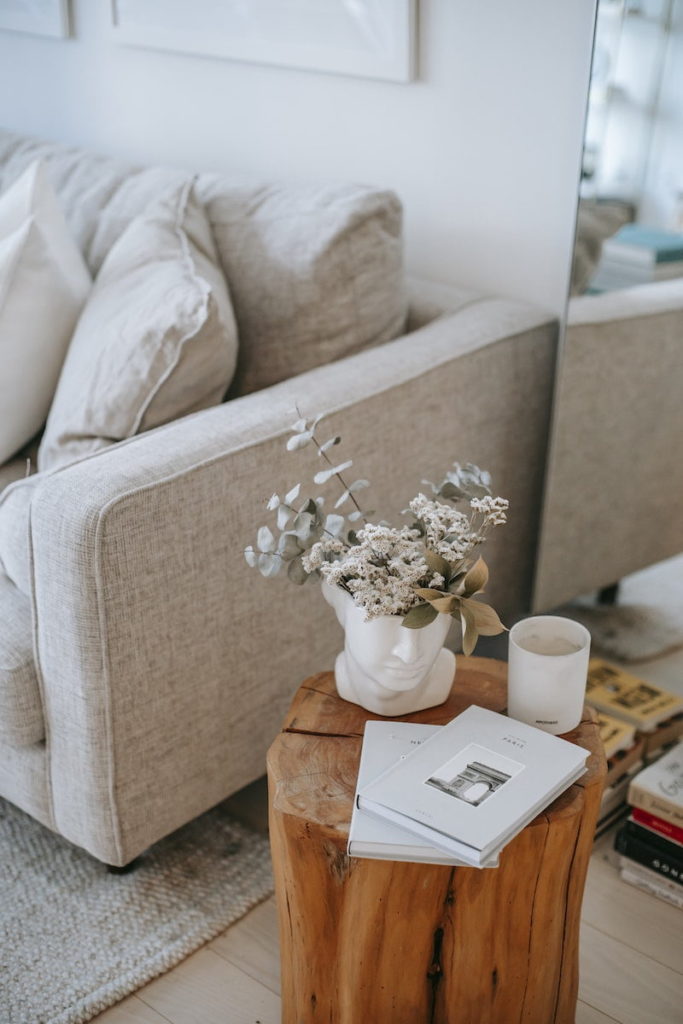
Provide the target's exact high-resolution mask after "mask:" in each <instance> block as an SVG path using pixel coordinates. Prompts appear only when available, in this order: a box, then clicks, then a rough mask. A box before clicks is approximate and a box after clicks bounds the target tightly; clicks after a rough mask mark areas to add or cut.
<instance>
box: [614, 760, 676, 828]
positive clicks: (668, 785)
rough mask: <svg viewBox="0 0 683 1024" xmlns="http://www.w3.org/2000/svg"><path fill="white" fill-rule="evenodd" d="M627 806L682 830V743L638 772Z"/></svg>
mask: <svg viewBox="0 0 683 1024" xmlns="http://www.w3.org/2000/svg"><path fill="white" fill-rule="evenodd" d="M628 802H629V803H630V804H631V806H632V807H639V808H640V809H641V810H642V811H649V812H650V814H654V815H655V817H657V818H662V819H663V820H664V821H668V822H669V823H670V824H671V825H675V826H676V827H677V828H682V827H683V743H678V744H677V745H676V746H675V747H672V748H671V749H670V750H669V751H668V752H667V753H666V754H664V755H663V756H662V757H660V758H659V760H658V761H655V762H654V763H653V764H650V765H648V766H647V768H643V770H642V771H641V772H638V774H637V775H636V776H635V778H634V779H633V780H632V782H631V785H630V786H629V791H628Z"/></svg>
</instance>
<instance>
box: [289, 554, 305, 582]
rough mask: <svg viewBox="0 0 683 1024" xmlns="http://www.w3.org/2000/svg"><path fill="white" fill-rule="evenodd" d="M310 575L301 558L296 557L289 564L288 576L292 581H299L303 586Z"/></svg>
mask: <svg viewBox="0 0 683 1024" xmlns="http://www.w3.org/2000/svg"><path fill="white" fill-rule="evenodd" d="M308 576H309V574H308V573H307V572H306V570H305V569H304V567H303V564H302V561H301V559H300V558H295V559H294V560H293V561H291V562H290V563H289V565H288V566H287V578H288V579H289V580H291V581H292V583H297V584H298V585H299V586H301V585H302V584H303V583H305V582H306V580H307V579H308Z"/></svg>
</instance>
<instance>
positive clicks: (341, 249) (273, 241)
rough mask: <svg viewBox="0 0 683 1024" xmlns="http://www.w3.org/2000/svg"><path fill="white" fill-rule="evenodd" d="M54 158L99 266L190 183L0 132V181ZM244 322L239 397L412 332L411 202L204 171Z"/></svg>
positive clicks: (359, 189)
mask: <svg viewBox="0 0 683 1024" xmlns="http://www.w3.org/2000/svg"><path fill="white" fill-rule="evenodd" d="M36 157H40V158H41V159H43V160H44V161H45V164H46V167H47V169H48V172H49V174H50V177H51V180H52V182H53V184H54V186H55V190H56V192H57V195H58V197H59V200H60V202H61V205H62V209H63V210H64V213H65V216H66V218H67V221H68V223H69V226H70V228H71V231H72V233H73V235H74V237H75V238H76V239H77V240H78V242H79V244H80V246H81V251H82V252H83V253H84V255H85V258H86V262H87V263H88V266H89V267H90V269H91V271H92V272H93V273H94V274H97V273H99V270H100V267H101V266H102V263H103V261H104V260H105V259H106V257H107V255H108V253H109V252H110V250H111V249H112V247H113V246H114V245H115V244H116V242H117V240H118V239H119V238H120V237H121V235H122V233H123V232H124V231H125V230H126V228H127V227H128V225H129V224H130V222H131V221H132V220H133V218H134V217H137V216H139V215H140V214H141V213H143V212H144V210H145V209H146V208H147V207H148V205H149V203H150V200H151V199H153V197H155V196H159V195H161V194H163V193H164V192H165V191H166V190H167V189H169V188H170V187H171V186H172V185H176V184H178V183H180V182H181V181H182V180H184V177H185V174H184V172H183V171H179V170H178V169H174V168H170V167H163V166H157V167H154V166H152V167H144V168H141V167H136V166H134V165H131V164H128V163H125V162H122V161H120V160H114V159H112V158H111V157H103V156H99V155H98V154H96V153H92V152H89V151H87V150H79V149H74V148H71V147H69V146H64V145H62V144H60V143H54V142H45V141H42V140H40V139H32V138H28V137H25V136H21V135H14V134H12V133H6V132H2V131H0V185H5V186H6V185H9V184H10V182H11V181H13V180H14V179H15V178H16V176H17V175H18V174H20V173H21V171H22V170H23V169H24V168H25V167H26V166H27V165H28V163H30V162H31V161H32V160H35V159H36ZM196 195H197V198H198V199H199V200H200V201H201V202H202V203H203V204H204V206H205V208H206V210H207V214H208V218H209V222H210V224H211V227H212V229H213V234H214V238H215V241H216V248H217V251H218V255H219V258H220V261H221V265H222V268H223V271H224V273H225V277H226V278H227V280H228V283H229V286H230V294H231V296H232V301H233V304H234V308H235V314H236V318H237V323H238V327H239V338H240V353H239V366H238V370H237V374H236V377H235V381H234V383H233V386H232V388H231V391H230V394H231V395H239V394H246V393H248V392H250V391H257V390H258V389H260V388H265V387H267V386H268V385H270V384H274V383H277V382H278V381H281V380H286V379H288V378H290V377H293V376H295V375H297V374H299V373H303V372H304V371H305V370H309V369H312V368H313V367H315V366H321V365H323V364H324V363H328V362H330V361H332V360H337V359H341V358H343V357H344V356H348V355H353V354H354V353H356V352H360V351H362V350H363V349H365V348H370V347H372V346H374V345H379V344H381V343H382V342H385V341H390V340H391V339H392V338H396V337H398V336H399V335H401V334H403V333H404V330H405V319H406V306H407V303H406V295H405V291H404V283H403V266H402V235H401V231H402V211H401V203H400V201H399V199H398V197H397V196H396V195H395V194H394V193H393V192H390V191H387V190H383V189H378V188H376V187H371V186H367V185H357V184H350V183H334V184H330V183H327V184H319V183H318V184H316V183H300V184H296V183H291V182H279V183H278V182H275V183H266V184H264V183H257V182H253V181H248V180H245V179H244V177H243V176H240V177H239V178H237V177H235V176H232V175H230V176H226V175H218V174H200V175H199V176H198V178H197V183H196Z"/></svg>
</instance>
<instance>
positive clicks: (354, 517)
mask: <svg viewBox="0 0 683 1024" xmlns="http://www.w3.org/2000/svg"><path fill="white" fill-rule="evenodd" d="M364 515H365V512H363V511H362V510H361V509H356V510H355V511H354V512H349V514H348V517H347V518H348V520H349V522H350V523H357V522H358V520H359V519H362V518H363V516H364Z"/></svg>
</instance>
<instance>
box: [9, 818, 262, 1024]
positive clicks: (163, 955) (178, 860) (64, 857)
mask: <svg viewBox="0 0 683 1024" xmlns="http://www.w3.org/2000/svg"><path fill="white" fill-rule="evenodd" d="M271 892H272V878H271V869H270V856H269V851H268V840H267V839H266V838H264V837H263V836H260V835H257V834H256V833H255V832H252V831H251V830H249V829H248V828H246V827H245V826H243V825H241V824H239V823H238V822H237V821H235V820H234V818H231V817H230V816H229V814H228V812H227V811H226V810H225V809H224V807H223V806H219V807H217V808H214V809H213V810H212V811H209V812H208V813H207V814H204V815H202V817H200V818H198V819H197V820H196V821H194V822H191V823H190V824H189V825H186V826H185V827H184V828H182V829H180V830H179V831H178V832H175V833H174V834H173V835H172V836H169V837H168V838H166V839H164V840H162V841H161V842H160V843H158V844H157V845H156V846H155V847H153V848H152V849H151V850H150V851H148V852H147V853H146V854H145V855H144V856H143V858H142V859H141V861H140V864H139V865H138V867H137V868H136V869H135V870H134V871H132V872H130V873H129V874H125V875H112V874H109V873H108V872H107V870H106V868H105V867H104V865H102V864H100V863H98V862H97V861H96V860H94V859H93V858H92V857H90V856H88V854H86V853H84V852H83V851H82V850H79V849H77V848H75V847H73V846H71V845H70V844H69V843H67V842H65V841H64V840H62V839H60V838H59V837H58V836H55V835H54V834H53V833H52V832H50V831H49V830H48V829H46V828H44V827H43V826H42V825H39V824H38V823H37V822H35V821H34V820H33V819H32V818H30V817H29V816H28V815H26V814H24V813H23V812H21V811H19V810H17V809H16V808H15V807H13V806H12V805H11V804H9V803H7V802H6V801H4V800H1V799H0V1021H1V1022H2V1024H82V1022H85V1021H88V1020H90V1019H91V1018H92V1017H94V1016H95V1015H96V1014H98V1013H100V1012H101V1011H103V1010H105V1009H106V1008H107V1007H108V1006H111V1005H112V1004H113V1003H116V1002H118V1001H119V1000H120V999H122V998H123V997H124V996H126V995H129V994H130V993H131V992H134V991H135V990H136V989H138V988H140V986H142V985H144V984H145V983H146V982H148V981H150V980H151V979H152V978H154V977H156V976H157V975H159V974H163V973H164V972H165V971H168V970H169V969H170V968H171V967H173V966H174V965H175V964H177V963H178V962H179V961H181V960H182V959H184V958H185V957H186V956H188V955H189V954H190V953H192V952H194V950H196V949H197V948H198V947H199V946H201V945H202V944H203V943H205V942H208V941H209V940H210V939H212V938H214V937H215V936H216V935H219V934H220V932H222V931H223V930H224V929H225V928H227V927H228V925H230V924H232V923H233V922H234V921H236V920H237V919H238V918H240V917H241V916H242V915H243V914H245V913H246V912H247V911H248V910H250V909H251V908H252V907H253V906H255V905H256V904H257V903H259V902H260V901H261V900H263V899H265V898H266V897H267V896H268V895H269V894H270V893H271Z"/></svg>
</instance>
